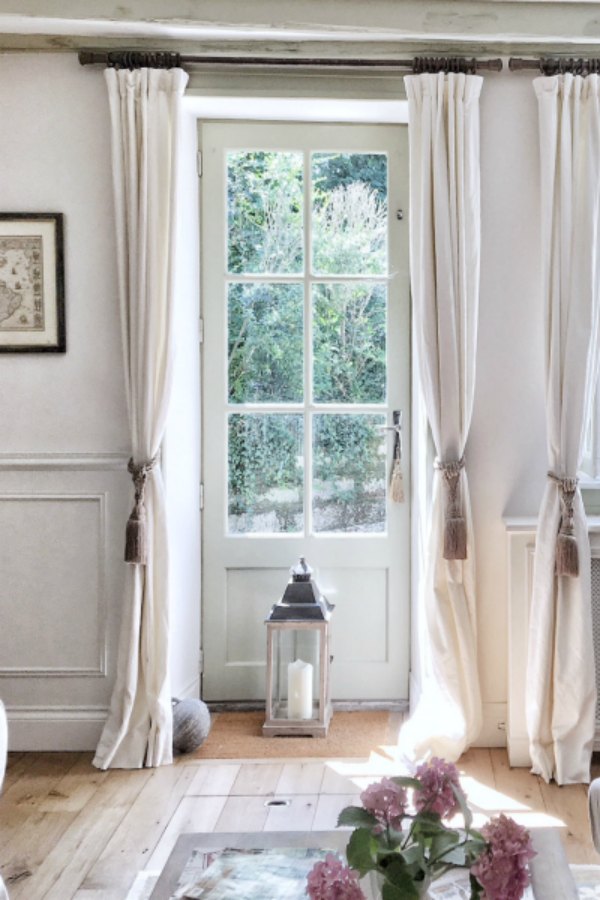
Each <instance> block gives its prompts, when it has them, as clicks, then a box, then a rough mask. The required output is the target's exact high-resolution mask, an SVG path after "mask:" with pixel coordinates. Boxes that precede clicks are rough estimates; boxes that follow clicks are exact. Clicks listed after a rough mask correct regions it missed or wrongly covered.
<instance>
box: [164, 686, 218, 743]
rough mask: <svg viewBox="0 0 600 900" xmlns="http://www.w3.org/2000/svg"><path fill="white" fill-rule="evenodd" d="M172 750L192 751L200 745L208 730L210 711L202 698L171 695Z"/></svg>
mask: <svg viewBox="0 0 600 900" xmlns="http://www.w3.org/2000/svg"><path fill="white" fill-rule="evenodd" d="M171 703H172V706H173V750H174V751H175V752H176V753H192V752H193V751H194V750H197V749H198V747H201V746H202V744H203V743H204V741H205V740H206V738H207V737H208V732H209V731H210V713H209V711H208V706H207V705H206V703H203V702H202V700H195V699H193V698H191V697H190V698H188V699H186V700H178V699H177V698H176V697H173V699H172V700H171Z"/></svg>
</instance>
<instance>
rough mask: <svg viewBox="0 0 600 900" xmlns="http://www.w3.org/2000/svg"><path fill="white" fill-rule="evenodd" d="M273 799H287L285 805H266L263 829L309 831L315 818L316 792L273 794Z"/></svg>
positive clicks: (317, 796)
mask: <svg viewBox="0 0 600 900" xmlns="http://www.w3.org/2000/svg"><path fill="white" fill-rule="evenodd" d="M273 799H274V800H287V801H288V805H287V806H269V807H267V820H266V822H265V827H264V831H311V830H312V824H313V821H314V818H315V813H316V809H317V802H318V800H319V795H318V794H312V795H310V794H309V795H302V794H293V795H291V796H289V797H283V796H281V797H280V796H275V797H274V798H273Z"/></svg>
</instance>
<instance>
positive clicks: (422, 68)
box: [79, 50, 502, 73]
mask: <svg viewBox="0 0 600 900" xmlns="http://www.w3.org/2000/svg"><path fill="white" fill-rule="evenodd" d="M79 62H80V63H81V65H82V66H94V65H106V66H112V67H114V68H122V69H139V68H141V67H148V68H161V69H170V68H173V67H175V66H176V67H181V66H183V67H185V65H193V66H204V65H209V66H214V65H230V66H286V67H287V66H296V67H301V66H303V67H306V68H310V67H318V68H338V69H355V68H356V69H368V68H378V69H410V70H411V71H413V72H469V73H470V72H475V71H477V70H479V69H484V70H488V71H490V72H500V71H501V70H502V60H501V59H467V58H464V57H458V56H449V57H443V56H417V57H415V58H414V59H337V58H336V59H334V58H332V57H322V58H313V57H311V58H304V59H303V58H300V57H294V58H290V57H275V56H195V55H186V54H183V53H171V52H170V51H164V52H162V51H160V52H159V51H157V52H154V51H145V50H111V51H106V50H80V51H79Z"/></svg>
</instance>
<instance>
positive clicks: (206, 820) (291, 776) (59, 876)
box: [0, 749, 600, 900]
mask: <svg viewBox="0 0 600 900" xmlns="http://www.w3.org/2000/svg"><path fill="white" fill-rule="evenodd" d="M91 758H92V754H91V753H13V754H10V755H9V764H8V769H7V775H6V781H5V787H4V792H3V795H2V798H1V799H0V869H1V871H2V874H3V876H4V878H5V881H6V882H7V884H8V888H9V893H10V897H11V900H19V898H21V900H45V898H47V900H124V898H125V897H126V896H127V894H128V891H129V888H130V886H131V884H132V882H133V881H134V879H135V877H136V875H137V873H138V872H139V871H141V870H142V869H146V870H148V871H157V872H158V871H160V870H161V869H162V867H163V866H164V863H165V861H166V859H167V857H168V855H169V853H170V852H171V849H172V847H173V845H174V843H175V840H176V839H177V836H178V835H179V834H181V833H183V832H189V831H204V832H211V831H215V832H218V831H278V830H285V831H298V830H302V831H309V830H314V831H320V830H328V829H332V828H334V827H335V824H336V820H337V815H338V812H339V810H340V809H341V808H342V807H343V806H345V805H347V804H348V803H352V802H354V801H355V800H356V798H357V797H358V794H359V793H360V791H361V790H362V789H363V787H364V786H365V785H367V784H368V783H369V782H370V781H374V780H377V779H378V778H380V777H382V776H383V775H388V774H393V773H394V772H395V771H397V769H396V766H395V764H394V762H393V759H392V758H391V757H390V756H388V755H386V753H385V752H384V751H382V753H381V754H372V757H371V759H370V760H369V761H361V760H337V761H336V760H294V761H290V760H279V761H278V760H268V761H267V760H265V761H256V760H255V761H251V760H249V761H243V760H242V761H240V760H231V761H226V760H216V761H209V760H203V761H199V760H193V759H187V758H185V757H182V758H180V759H179V760H178V761H177V762H176V763H175V764H174V765H173V766H168V767H164V768H161V769H152V770H144V771H134V772H123V771H110V772H99V771H98V770H97V769H94V768H93V767H92V766H91ZM459 767H460V769H461V772H462V773H463V785H464V787H465V790H466V791H467V794H468V796H469V800H470V803H471V806H472V808H473V809H474V811H475V814H476V822H478V823H479V824H481V823H482V822H483V821H484V819H485V818H487V817H488V816H490V815H493V814H495V813H497V812H506V813H507V814H509V815H511V816H513V817H515V818H516V819H518V820H519V821H521V822H523V823H525V824H529V825H554V826H556V827H559V828H560V829H561V835H562V837H563V840H564V843H565V846H566V849H567V855H568V857H569V860H570V861H571V862H574V863H596V864H600V856H598V855H597V854H596V853H595V851H594V849H593V846H592V843H591V839H590V834H589V826H588V818H587V792H586V787H585V786H584V785H574V786H569V787H563V788H559V787H557V786H556V785H546V784H545V783H544V782H542V781H541V780H540V779H539V778H536V777H534V776H532V775H530V774H529V772H528V771H527V770H526V769H512V770H511V769H510V768H509V766H508V760H507V755H506V751H505V750H503V749H502V750H501V749H492V750H485V749H473V750H469V751H468V752H467V753H466V754H465V755H464V756H463V757H462V759H461V760H460V763H459ZM593 775H594V776H596V775H600V767H596V769H595V770H594V772H593ZM277 798H279V799H285V800H287V801H289V803H288V805H285V806H276V807H268V806H265V803H266V801H268V800H269V799H277Z"/></svg>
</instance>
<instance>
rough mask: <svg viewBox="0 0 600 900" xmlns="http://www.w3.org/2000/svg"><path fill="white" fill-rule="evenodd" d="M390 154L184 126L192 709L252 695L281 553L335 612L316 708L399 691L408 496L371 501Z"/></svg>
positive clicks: (391, 268)
mask: <svg viewBox="0 0 600 900" xmlns="http://www.w3.org/2000/svg"><path fill="white" fill-rule="evenodd" d="M406 143H407V142H406V128H405V127H403V126H359V125H350V126H348V125H343V126H341V125H315V124H310V123H309V124H305V125H303V124H293V125H291V124H281V123H276V124H275V123H268V124H267V123H227V124H221V123H209V124H203V125H202V126H201V146H202V151H203V178H202V273H203V275H202V304H203V317H204V335H205V339H204V345H203V370H202V388H203V391H202V393H203V481H204V498H205V505H204V522H203V535H204V539H203V549H202V554H203V555H202V570H203V601H202V633H203V650H204V675H203V696H204V698H205V699H207V700H252V699H263V698H264V693H265V657H266V634H265V626H264V618H265V616H266V615H267V614H268V612H269V610H270V608H271V605H272V604H273V603H274V602H276V601H277V600H278V599H279V598H280V597H281V595H282V593H283V590H284V588H285V585H286V583H287V580H288V577H289V568H290V566H292V565H293V564H294V563H295V562H296V561H297V559H298V557H299V556H305V557H306V558H307V559H308V561H309V562H310V564H311V565H312V566H313V568H314V569H315V580H316V581H317V582H318V584H319V586H320V588H321V590H322V591H323V593H324V594H325V595H326V596H327V597H328V599H329V600H330V601H331V602H333V603H335V604H336V609H335V612H334V613H333V618H332V625H331V631H332V653H333V656H334V663H333V666H332V696H333V698H334V699H402V698H406V697H407V696H408V652H409V585H410V571H409V544H410V508H409V499H410V498H409V496H408V494H409V491H408V490H406V494H407V500H406V502H405V503H403V504H398V503H392V502H391V500H390V499H389V496H388V495H389V488H388V476H389V472H390V469H391V464H392V450H393V439H392V433H391V432H390V431H386V428H385V426H386V424H387V425H388V426H389V425H391V423H392V413H393V411H394V410H396V409H402V410H403V413H404V417H403V420H404V422H405V423H407V422H409V421H410V410H409V398H410V358H409V351H410V338H409V294H408V270H407V256H408V246H407V241H408V234H407V226H406V222H405V221H400V218H399V217H398V218H397V217H396V211H397V210H398V209H400V208H401V207H403V206H404V207H405V206H406V203H407V165H408V163H407V146H406ZM403 445H404V448H407V447H408V446H409V441H408V440H407V438H406V436H405V440H404V441H403ZM403 470H404V479H405V484H406V485H409V484H410V468H409V460H408V459H407V458H406V456H405V457H404V459H403Z"/></svg>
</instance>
